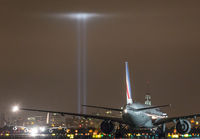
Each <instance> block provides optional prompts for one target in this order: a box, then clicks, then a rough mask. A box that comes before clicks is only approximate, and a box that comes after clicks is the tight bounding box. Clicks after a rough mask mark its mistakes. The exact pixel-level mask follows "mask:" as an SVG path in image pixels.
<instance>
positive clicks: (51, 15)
mask: <svg viewBox="0 0 200 139" xmlns="http://www.w3.org/2000/svg"><path fill="white" fill-rule="evenodd" d="M72 13H93V14H96V15H98V16H96V17H92V18H90V19H89V20H87V22H86V36H85V38H86V40H85V44H86V47H87V50H86V51H87V56H86V58H87V59H86V64H87V65H86V67H87V79H86V80H87V104H90V105H100V106H109V107H116V108H119V107H121V106H123V105H124V104H125V103H126V96H125V90H126V88H125V65H124V62H125V61H126V60H128V62H129V70H130V75H131V85H132V97H133V99H134V100H136V101H137V102H142V103H144V96H145V94H146V93H147V90H148V89H147V84H146V82H147V81H149V82H150V85H149V88H150V92H151V96H152V103H153V105H162V104H169V103H170V104H172V108H171V109H169V108H167V109H165V111H166V112H168V113H169V115H170V116H175V115H183V114H191V113H198V112H200V110H199V108H198V107H199V106H200V101H199V100H200V85H199V83H200V55H199V54H200V48H199V46H200V38H199V36H200V5H199V1H157V2H152V1H146V2H144V1H132V0H129V1H116V0H113V1H94V0H90V1H88V0H84V1H64V0H63V1H47V0H46V1H45V0H43V1H39V0H38V1H35V0H32V1H27V0H24V1H22V0H17V1H9V0H1V1H0V112H3V111H6V110H7V111H8V108H10V107H11V106H12V105H13V104H19V105H20V106H23V107H27V108H40V109H47V110H57V111H68V112H77V57H78V56H77V46H78V41H79V39H78V31H77V20H75V19H72V18H69V16H68V15H70V14H72ZM93 111H95V110H93Z"/></svg>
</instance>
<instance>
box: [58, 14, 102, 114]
mask: <svg viewBox="0 0 200 139" xmlns="http://www.w3.org/2000/svg"><path fill="white" fill-rule="evenodd" d="M98 16H100V15H99V14H96V13H68V14H66V13H63V14H58V15H57V17H61V18H71V19H75V20H76V21H77V45H78V46H77V110H78V113H81V104H84V105H86V103H87V26H86V21H88V20H89V19H91V18H95V17H98ZM83 113H86V107H84V108H83Z"/></svg>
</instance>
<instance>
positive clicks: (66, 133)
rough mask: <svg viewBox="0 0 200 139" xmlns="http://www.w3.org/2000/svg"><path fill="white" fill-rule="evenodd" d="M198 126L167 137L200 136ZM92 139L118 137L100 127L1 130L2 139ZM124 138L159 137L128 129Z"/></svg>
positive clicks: (167, 134) (149, 132) (170, 132)
mask: <svg viewBox="0 0 200 139" xmlns="http://www.w3.org/2000/svg"><path fill="white" fill-rule="evenodd" d="M199 133H200V132H199V130H198V128H193V129H192V130H191V132H190V133H189V134H184V135H180V134H177V133H175V132H174V129H168V130H167V131H166V138H199V136H200V134H199ZM73 138H75V139H79V138H80V139H83V138H84V139H85V138H86V139H87V138H88V139H90V138H116V135H115V134H109V135H105V134H103V133H102V132H101V131H99V130H98V129H94V128H93V129H86V128H79V129H64V128H63V129H62V128H58V129H56V130H54V131H53V132H52V133H49V132H32V133H31V132H26V133H25V132H24V131H23V130H21V129H18V130H17V131H16V130H15V131H14V130H13V127H12V128H10V129H9V128H5V129H1V130H0V139H73ZM123 138H137V139H158V138H159V137H158V135H157V134H156V133H153V132H151V131H150V130H137V131H136V130H134V131H131V130H129V131H127V132H126V133H125V135H124V136H123Z"/></svg>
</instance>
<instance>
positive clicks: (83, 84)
mask: <svg viewBox="0 0 200 139" xmlns="http://www.w3.org/2000/svg"><path fill="white" fill-rule="evenodd" d="M71 16H72V15H71ZM73 17H75V18H77V22H78V24H77V25H78V26H77V35H78V43H77V44H78V47H77V51H78V52H77V64H78V65H77V72H78V73H77V75H78V82H77V87H78V88H77V101H78V103H77V106H78V113H80V112H81V104H84V105H86V103H87V43H86V35H87V34H86V32H87V31H86V30H87V29H86V19H87V18H89V15H88V14H77V15H73ZM90 17H91V16H90ZM81 98H82V99H81ZM83 113H84V114H85V113H86V108H85V107H84V108H83Z"/></svg>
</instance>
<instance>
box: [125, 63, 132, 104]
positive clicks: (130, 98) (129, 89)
mask: <svg viewBox="0 0 200 139" xmlns="http://www.w3.org/2000/svg"><path fill="white" fill-rule="evenodd" d="M125 66H126V100H127V104H131V103H133V100H132V97H131V84H130V77H129V71H128V62H125Z"/></svg>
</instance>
